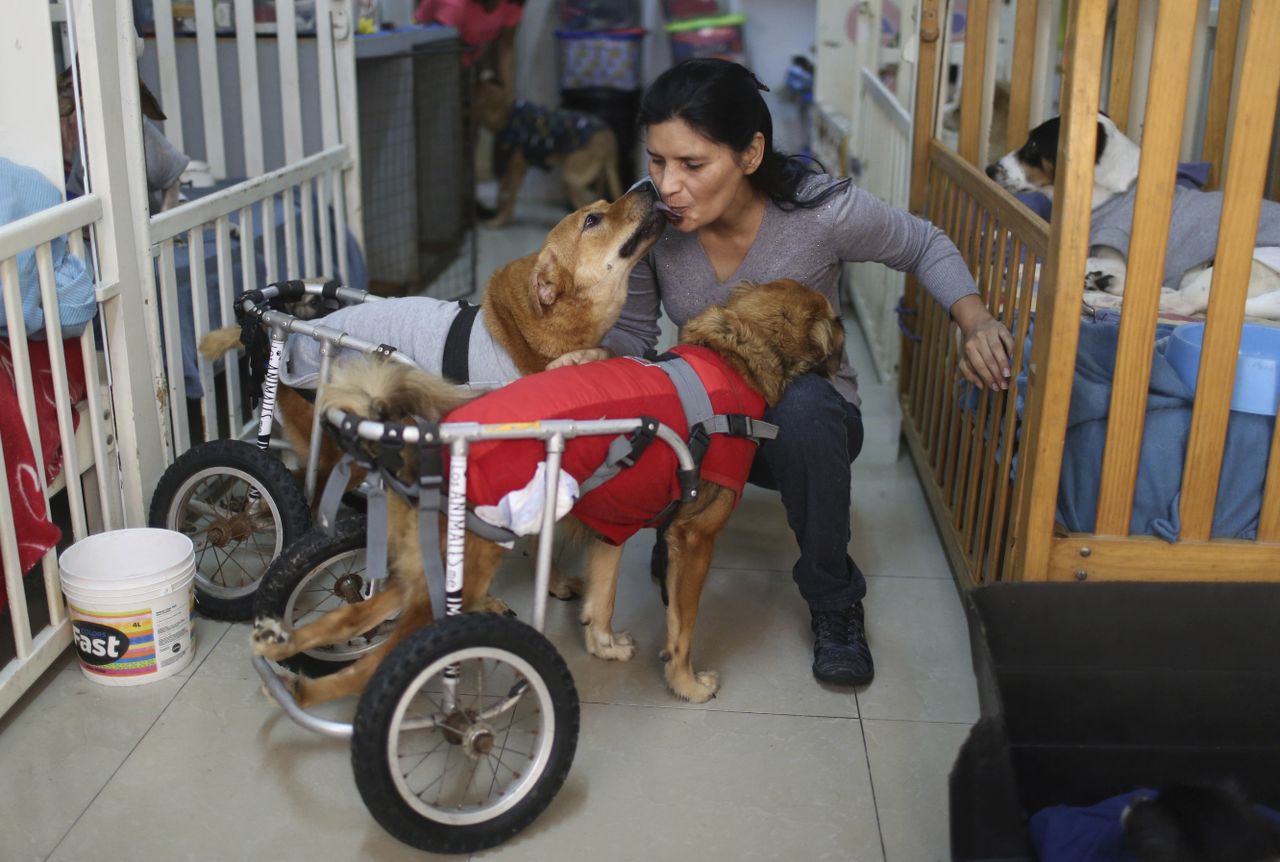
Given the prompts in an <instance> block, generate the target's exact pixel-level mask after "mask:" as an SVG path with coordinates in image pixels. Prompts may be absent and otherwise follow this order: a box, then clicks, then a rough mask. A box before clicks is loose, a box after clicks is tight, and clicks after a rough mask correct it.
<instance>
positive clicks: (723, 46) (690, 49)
mask: <svg viewBox="0 0 1280 862" xmlns="http://www.w3.org/2000/svg"><path fill="white" fill-rule="evenodd" d="M746 20H747V19H746V18H745V17H744V16H742V15H722V16H720V17H719V18H695V19H693V20H691V21H677V22H675V23H673V24H668V25H667V27H666V29H667V33H668V34H669V35H670V37H671V60H672V62H674V63H679V62H680V61H682V60H688V59H689V58H691V57H720V58H722V59H725V60H732V61H733V62H735V63H743V64H745V63H746V51H745V50H744V49H743V47H742V25H743V24H745V23H746Z"/></svg>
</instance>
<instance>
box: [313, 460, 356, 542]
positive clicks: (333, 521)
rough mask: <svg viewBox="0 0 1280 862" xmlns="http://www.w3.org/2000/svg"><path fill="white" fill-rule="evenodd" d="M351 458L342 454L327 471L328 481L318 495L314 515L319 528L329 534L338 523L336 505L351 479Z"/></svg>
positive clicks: (340, 500) (331, 533)
mask: <svg viewBox="0 0 1280 862" xmlns="http://www.w3.org/2000/svg"><path fill="white" fill-rule="evenodd" d="M351 460H352V459H351V456H350V455H343V456H342V460H341V461H339V462H338V464H337V466H335V467H334V468H333V471H332V472H331V473H329V481H327V482H326V483H325V486H324V493H322V494H321V495H320V506H319V507H318V509H317V511H316V517H317V518H318V519H319V522H320V527H321V529H323V530H324V531H325V533H327V534H328V535H330V536H332V535H333V531H334V529H335V528H336V527H337V525H338V505H339V504H340V503H341V502H342V495H343V493H344V492H345V491H346V490H347V482H349V481H351Z"/></svg>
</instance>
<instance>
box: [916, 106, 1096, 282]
mask: <svg viewBox="0 0 1280 862" xmlns="http://www.w3.org/2000/svg"><path fill="white" fill-rule="evenodd" d="M1095 128H1096V126H1095ZM929 157H930V158H931V159H932V161H933V163H934V164H935V165H936V166H937V167H938V169H939V170H940V171H942V172H943V173H945V174H946V175H947V176H949V177H950V178H951V180H952V181H953V182H954V183H955V184H956V185H957V186H958V187H959V188H961V189H963V190H964V192H965V193H966V194H968V195H971V196H972V197H973V198H974V199H975V200H977V201H978V203H979V204H980V205H981V206H982V208H983V209H985V210H987V211H988V212H990V213H991V214H992V215H994V216H995V217H996V218H997V219H999V220H1000V223H1001V224H1003V225H1004V226H1005V227H1007V228H1008V229H1009V230H1011V231H1013V232H1014V234H1016V235H1017V236H1018V237H1019V238H1020V239H1021V240H1022V241H1023V242H1024V243H1026V245H1027V247H1028V248H1029V249H1031V251H1032V252H1034V253H1035V254H1036V256H1037V257H1041V258H1043V257H1044V256H1045V253H1046V251H1047V250H1048V248H1049V225H1048V223H1046V222H1045V220H1044V219H1042V218H1040V216H1038V215H1036V214H1035V213H1033V212H1032V211H1031V210H1030V209H1028V208H1027V206H1026V205H1025V204H1023V203H1022V202H1021V201H1019V200H1018V199H1017V198H1015V197H1014V196H1013V195H1011V194H1009V193H1008V192H1007V191H1005V190H1004V189H1002V188H1001V187H1000V186H998V185H996V184H995V183H993V182H991V180H989V179H988V178H987V176H986V174H984V173H983V172H982V171H980V170H978V169H977V168H975V167H974V166H973V165H971V164H969V163H968V162H966V161H965V160H964V159H962V158H960V157H959V156H958V155H957V154H956V153H955V152H954V151H953V150H950V149H948V148H947V147H946V146H944V145H943V144H942V143H940V142H939V141H933V142H932V145H931V148H930V150H929Z"/></svg>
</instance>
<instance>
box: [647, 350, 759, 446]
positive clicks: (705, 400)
mask: <svg viewBox="0 0 1280 862" xmlns="http://www.w3.org/2000/svg"><path fill="white" fill-rule="evenodd" d="M654 364H655V365H657V366H658V367H659V368H661V369H662V370H663V371H665V372H666V373H667V376H668V377H670V378H671V382H672V383H673V384H675V387H676V394H678V395H679V396H680V406H681V407H683V408H684V418H685V424H686V425H688V426H689V433H690V434H692V433H693V432H694V431H695V430H696V429H697V428H702V429H703V430H704V431H705V432H706V433H707V434H731V435H733V436H735V437H751V438H753V439H756V440H774V439H776V438H777V436H778V426H777V425H773V424H771V423H769V422H765V421H763V420H761V419H753V418H751V417H750V416H745V415H740V414H736V413H735V414H724V413H716V411H715V408H713V407H712V406H711V398H710V396H708V395H707V388H706V387H705V386H703V385H702V380H701V379H700V378H699V377H698V373H697V372H696V371H694V370H693V366H692V365H690V364H689V362H688V361H687V360H685V359H684V358H682V357H680V356H676V355H674V354H666V355H665V356H662V357H660V358H659V359H658V361H657V362H655V363H654Z"/></svg>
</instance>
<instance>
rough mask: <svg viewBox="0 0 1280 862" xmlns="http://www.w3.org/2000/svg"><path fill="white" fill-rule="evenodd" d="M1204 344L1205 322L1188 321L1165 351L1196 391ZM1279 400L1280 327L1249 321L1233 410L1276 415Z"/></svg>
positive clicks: (1238, 361)
mask: <svg viewBox="0 0 1280 862" xmlns="http://www.w3.org/2000/svg"><path fill="white" fill-rule="evenodd" d="M1203 346H1204V324H1203V323H1188V324H1185V325H1183V326H1179V327H1178V328H1177V329H1175V330H1174V331H1173V334H1172V335H1171V336H1169V346H1168V348H1167V349H1166V351H1165V358H1166V359H1168V360H1169V364H1170V365H1172V366H1173V368H1174V370H1175V371H1177V372H1178V376H1179V377H1181V378H1182V382H1183V383H1186V384H1187V386H1189V387H1191V391H1193V392H1194V391H1195V388H1196V378H1197V377H1198V376H1199V372H1200V350H1201V348H1202V347H1203ZM1277 402H1280V329H1277V328H1275V327H1271V326H1261V325H1259V324H1256V323H1246V324H1245V325H1244V328H1243V329H1242V330H1241V331H1240V353H1239V356H1238V358H1237V359H1236V378H1235V388H1234V389H1233V390H1232V395H1231V409H1232V410H1239V411H1240V412H1242V413H1257V414H1259V415H1262V416H1275V415H1276V405H1277Z"/></svg>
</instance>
